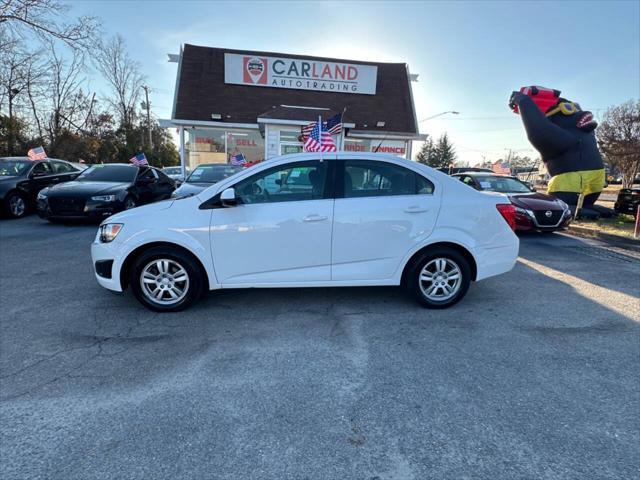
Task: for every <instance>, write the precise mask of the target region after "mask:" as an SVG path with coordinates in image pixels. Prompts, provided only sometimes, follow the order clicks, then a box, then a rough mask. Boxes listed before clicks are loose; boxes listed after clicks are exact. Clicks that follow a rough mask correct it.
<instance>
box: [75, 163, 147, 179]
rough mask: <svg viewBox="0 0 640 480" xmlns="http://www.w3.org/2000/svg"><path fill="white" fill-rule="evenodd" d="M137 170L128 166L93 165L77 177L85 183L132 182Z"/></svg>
mask: <svg viewBox="0 0 640 480" xmlns="http://www.w3.org/2000/svg"><path fill="white" fill-rule="evenodd" d="M137 173H138V169H137V168H136V167H134V166H129V165H94V166H92V167H89V168H87V169H86V170H85V171H84V172H82V173H81V174H80V175H79V176H78V180H80V181H85V182H119V183H120V182H133V181H134V180H135V178H136V174H137Z"/></svg>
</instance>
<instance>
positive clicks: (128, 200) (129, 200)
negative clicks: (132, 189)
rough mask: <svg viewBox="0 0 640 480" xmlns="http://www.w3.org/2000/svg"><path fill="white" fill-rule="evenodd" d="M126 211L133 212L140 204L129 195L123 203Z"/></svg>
mask: <svg viewBox="0 0 640 480" xmlns="http://www.w3.org/2000/svg"><path fill="white" fill-rule="evenodd" d="M122 205H123V206H124V209H125V210H131V209H132V208H136V207H137V206H138V202H136V199H135V198H134V197H133V196H132V195H127V196H126V197H125V198H124V201H123V202H122Z"/></svg>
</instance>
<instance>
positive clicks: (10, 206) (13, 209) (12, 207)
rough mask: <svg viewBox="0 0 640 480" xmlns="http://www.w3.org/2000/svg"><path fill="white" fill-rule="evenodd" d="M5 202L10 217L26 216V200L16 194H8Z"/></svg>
mask: <svg viewBox="0 0 640 480" xmlns="http://www.w3.org/2000/svg"><path fill="white" fill-rule="evenodd" d="M5 202H6V209H7V213H8V214H9V216H10V217H13V218H22V217H24V216H25V215H26V214H27V200H26V199H25V198H24V197H23V196H22V195H20V194H19V193H18V192H13V193H10V194H9V195H8V196H7V198H5Z"/></svg>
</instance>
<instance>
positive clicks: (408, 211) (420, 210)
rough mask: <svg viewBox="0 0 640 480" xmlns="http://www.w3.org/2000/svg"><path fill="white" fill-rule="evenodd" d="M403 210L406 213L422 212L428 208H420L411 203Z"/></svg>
mask: <svg viewBox="0 0 640 480" xmlns="http://www.w3.org/2000/svg"><path fill="white" fill-rule="evenodd" d="M404 211H405V212H407V213H424V212H428V211H429V209H428V208H421V207H419V206H417V205H412V206H411V207H407V208H405V209H404Z"/></svg>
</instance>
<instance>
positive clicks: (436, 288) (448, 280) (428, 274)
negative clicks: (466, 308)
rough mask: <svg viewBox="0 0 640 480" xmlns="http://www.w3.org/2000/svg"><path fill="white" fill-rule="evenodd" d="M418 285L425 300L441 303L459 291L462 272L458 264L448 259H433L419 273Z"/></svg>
mask: <svg viewBox="0 0 640 480" xmlns="http://www.w3.org/2000/svg"><path fill="white" fill-rule="evenodd" d="M419 285H420V290H421V291H422V294H423V295H424V296H425V297H426V298H427V299H429V300H431V301H434V302H443V301H445V300H449V299H450V298H452V297H453V296H455V295H456V294H457V293H458V291H459V290H460V286H461V285H462V272H461V271H460V267H459V266H458V264H457V263H456V262H454V261H453V260H451V259H450V258H445V257H440V258H434V259H433V260H431V261H429V262H428V263H427V264H426V265H425V266H424V268H423V269H422V270H421V271H420V277H419Z"/></svg>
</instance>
